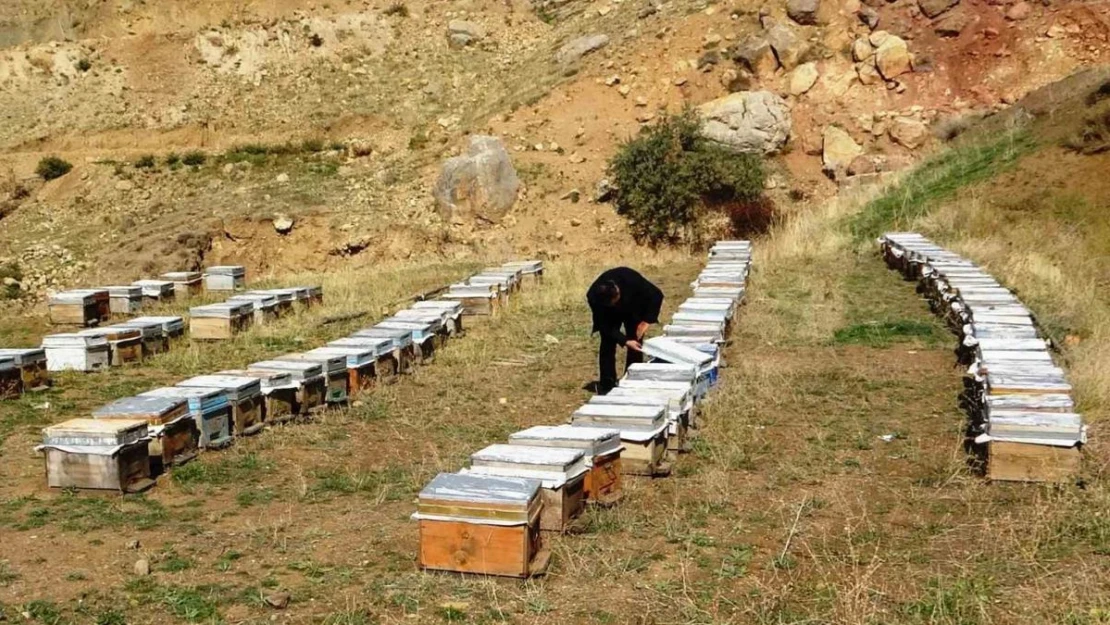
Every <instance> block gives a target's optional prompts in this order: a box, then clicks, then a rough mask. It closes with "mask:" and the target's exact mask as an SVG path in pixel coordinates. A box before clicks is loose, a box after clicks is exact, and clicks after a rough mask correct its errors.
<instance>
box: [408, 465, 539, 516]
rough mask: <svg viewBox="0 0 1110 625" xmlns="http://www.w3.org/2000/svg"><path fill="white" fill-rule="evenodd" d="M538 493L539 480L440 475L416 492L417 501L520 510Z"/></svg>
mask: <svg viewBox="0 0 1110 625" xmlns="http://www.w3.org/2000/svg"><path fill="white" fill-rule="evenodd" d="M539 489H540V482H539V480H533V479H528V478H516V477H497V476H491V475H471V474H463V473H440V474H439V475H437V476H435V477H434V478H432V481H431V482H428V484H427V485H426V486H425V487H424V488H423V489H422V490H421V491H420V494H419V495H418V498H419V499H421V500H424V499H436V500H446V501H459V502H484V503H501V504H511V505H517V506H520V507H521V508H522V509H524V508H527V506H528V504H529V503H530V502H531V501H532V500H533V499H535V497H536V495H537V494H538V493H539Z"/></svg>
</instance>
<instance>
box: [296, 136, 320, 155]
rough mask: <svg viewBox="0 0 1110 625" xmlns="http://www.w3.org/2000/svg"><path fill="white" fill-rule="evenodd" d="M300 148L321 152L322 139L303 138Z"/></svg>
mask: <svg viewBox="0 0 1110 625" xmlns="http://www.w3.org/2000/svg"><path fill="white" fill-rule="evenodd" d="M301 150H302V151H304V152H312V153H313V154H315V153H316V152H323V151H324V141H323V139H305V140H304V141H302V142H301Z"/></svg>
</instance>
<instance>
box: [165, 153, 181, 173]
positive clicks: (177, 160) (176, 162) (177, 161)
mask: <svg viewBox="0 0 1110 625" xmlns="http://www.w3.org/2000/svg"><path fill="white" fill-rule="evenodd" d="M165 163H166V167H169V168H170V169H177V168H178V167H180V166H181V155H180V154H178V153H177V152H170V153H169V154H167V155H166V159H165Z"/></svg>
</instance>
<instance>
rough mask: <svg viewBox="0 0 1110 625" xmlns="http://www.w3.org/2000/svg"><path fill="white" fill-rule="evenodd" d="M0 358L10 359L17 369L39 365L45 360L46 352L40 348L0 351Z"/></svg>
mask: <svg viewBox="0 0 1110 625" xmlns="http://www.w3.org/2000/svg"><path fill="white" fill-rule="evenodd" d="M0 358H8V359H11V360H12V362H14V363H15V365H16V366H17V367H24V366H27V365H31V364H35V363H41V362H44V361H45V360H46V350H45V349H42V348H41V347H18V348H6V349H0Z"/></svg>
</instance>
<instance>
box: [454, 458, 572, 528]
mask: <svg viewBox="0 0 1110 625" xmlns="http://www.w3.org/2000/svg"><path fill="white" fill-rule="evenodd" d="M589 471H590V466H589V464H587V462H586V457H585V453H584V452H583V451H582V450H581V449H571V448H568V447H550V446H529V445H490V446H489V447H486V448H485V449H482V450H481V451H478V452H475V453H474V454H471V456H470V469H469V470H468V471H467V472H468V473H473V474H477V475H498V476H502V477H526V478H533V479H537V480H540V483H541V485H542V489H541V491H540V496H541V497H542V498H543V513H542V514H541V515H540V529H541V530H546V531H552V532H564V531H567V530H568V529H570V527H571V522H572V521H573V520H574V519H576V518H577V517H578V516H579V515H580V514H581V513H582V510H583V508H584V506H585V505H586V499H585V488H584V486H585V480H586V474H587V473H589Z"/></svg>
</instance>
